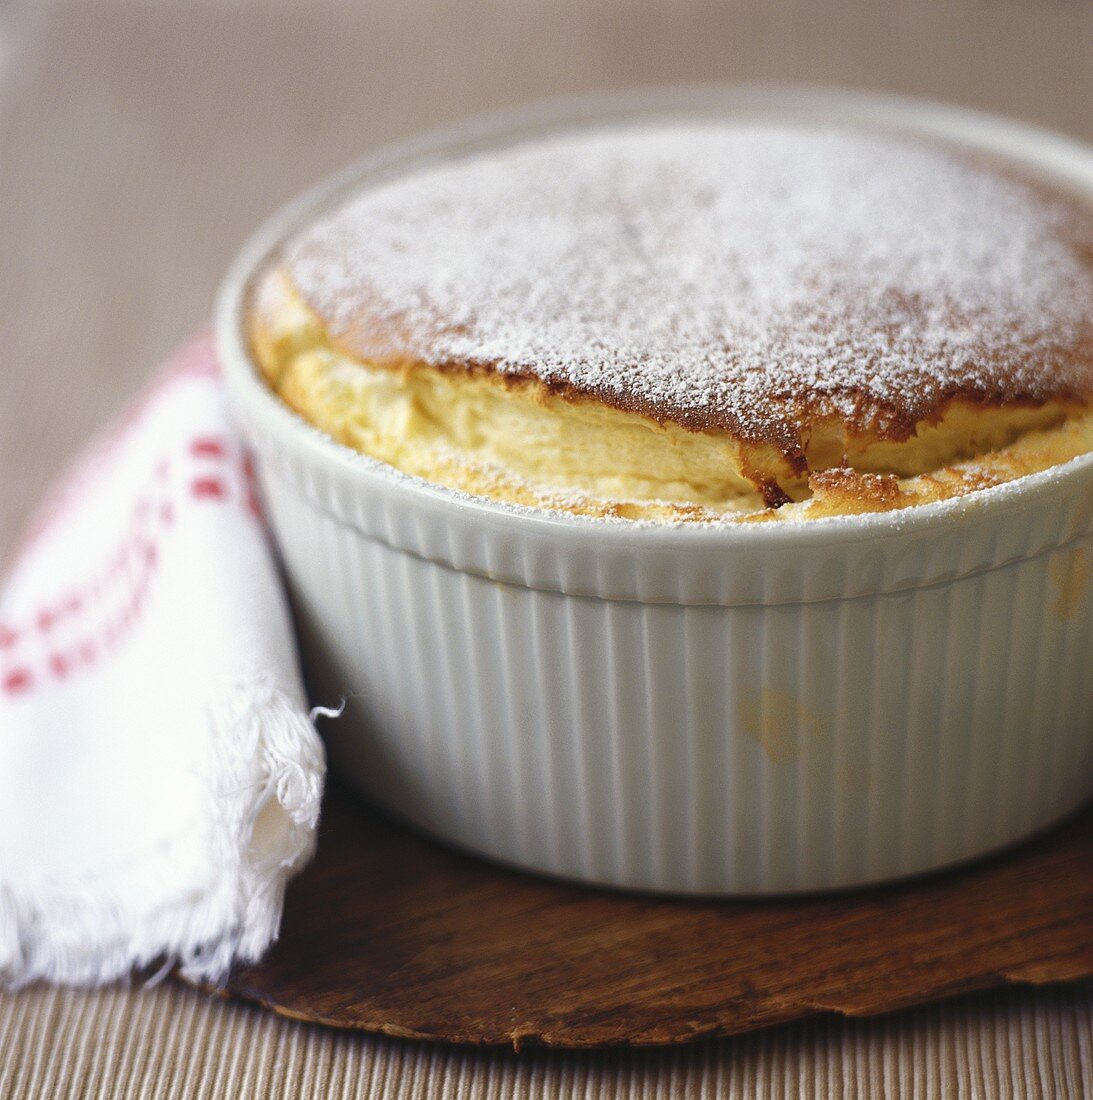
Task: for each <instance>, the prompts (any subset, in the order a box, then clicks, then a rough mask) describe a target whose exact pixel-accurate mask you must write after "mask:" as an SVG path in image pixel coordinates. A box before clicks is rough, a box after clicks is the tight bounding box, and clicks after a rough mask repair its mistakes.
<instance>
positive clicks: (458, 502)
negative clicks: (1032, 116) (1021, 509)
mask: <svg viewBox="0 0 1093 1100" xmlns="http://www.w3.org/2000/svg"><path fill="white" fill-rule="evenodd" d="M749 108H750V109H751V110H752V111H756V110H759V111H763V110H765V111H774V112H775V113H776V114H781V116H782V117H785V118H789V117H793V116H794V115H796V116H798V117H817V118H824V117H828V120H829V121H830V120H832V119H834V118H836V117H840V113H842V112H845V114H843V115H842V120H843V121H844V122H851V123H853V122H858V123H866V122H873V123H882V124H884V125H889V126H892V127H893V128H894V129H896V130H902V131H903V132H908V133H914V132H916V131H918V132H924V133H928V134H934V135H935V136H950V137H951V136H954V135H959V136H960V137H962V138H963V139H964V140H965V141H967V142H968V143H969V144H971V145H972V146H973V147H975V146H977V145H978V146H979V147H981V148H985V149H987V150H988V151H993V152H996V153H1000V154H1002V155H1004V156H1009V157H1011V158H1014V159H1015V160H1018V161H1022V162H1024V163H1028V164H1029V165H1031V166H1034V167H1036V168H1037V169H1039V170H1041V171H1048V172H1050V171H1051V170H1052V169H1053V168H1054V170H1055V171H1057V172H1060V171H1061V172H1062V174H1069V173H1068V172H1067V171H1066V170H1065V169H1063V168H1062V167H1061V166H1062V165H1064V164H1065V165H1067V166H1069V168H1070V169H1071V170H1074V169H1075V167H1076V165H1077V164H1080V165H1081V168H1082V169H1083V170H1084V174H1086V175H1088V177H1089V178H1088V180H1087V186H1089V188H1090V191H1091V194H1093V150H1091V149H1090V148H1089V147H1088V146H1086V145H1085V144H1083V143H1082V142H1080V141H1077V140H1076V139H1073V138H1070V137H1067V136H1065V135H1062V134H1058V133H1055V132H1054V131H1051V130H1047V129H1044V128H1042V127H1038V126H1034V125H1030V124H1028V123H1023V122H1017V121H1012V120H1009V119H1003V118H999V117H997V116H994V115H991V114H987V113H984V112H979V111H974V110H969V109H967V108H961V107H954V106H950V105H948V104H943V103H937V102H933V101H930V100H925V99H915V98H908V97H903V96H893V95H887V94H882V93H875V92H865V91H855V90H848V89H839V88H827V87H822V86H821V87H817V86H812V85H794V84H789V85H786V84H714V85H682V86H668V87H664V88H651V89H640V90H632V91H622V92H613V93H594V94H591V95H577V96H563V97H555V98H552V99H548V100H540V101H536V102H533V103H530V104H526V105H523V106H520V107H516V108H508V109H504V110H500V111H493V112H488V113H485V114H479V115H475V116H472V117H471V118H468V119H465V120H461V121H457V122H455V123H451V124H447V125H443V126H438V127H435V128H433V129H431V130H429V131H427V132H425V133H423V134H420V135H418V136H417V137H414V138H410V139H408V140H405V141H401V142H396V143H389V144H385V145H383V146H382V147H380V148H378V149H376V150H374V151H373V152H371V153H370V154H368V155H366V156H365V157H363V158H361V159H359V160H357V161H355V162H354V163H353V164H351V165H349V166H348V167H347V168H345V169H343V170H342V171H341V172H339V173H336V174H335V175H334V176H331V177H329V178H327V179H325V180H323V181H321V182H320V183H318V184H317V185H316V186H314V187H312V188H310V189H309V190H307V191H305V192H304V193H303V194H302V195H300V196H298V197H297V198H295V199H294V200H292V201H291V202H289V203H288V204H286V205H284V206H282V207H281V208H280V209H279V210H278V211H276V212H275V213H274V214H273V215H272V216H271V217H270V218H268V219H267V220H266V221H265V222H264V223H263V224H262V225H261V226H260V227H259V228H258V229H257V230H256V231H255V232H254V233H253V234H252V235H251V237H250V238H249V239H248V240H247V242H246V243H245V244H244V246H243V247H242V249H241V250H240V251H239V252H238V254H237V256H236V258H235V260H234V262H233V263H232V265H231V267H230V268H229V269H228V272H227V274H226V275H225V277H224V280H223V281H222V283H221V286H220V289H219V292H218V294H217V300H216V307H215V333H216V343H217V350H218V355H219V358H220V363H221V369H222V370H223V372H224V377H225V381H226V383H227V387H228V390H229V394H230V397H231V398H232V399H233V400H234V401H235V402H237V403H238V404H239V405H240V406H241V407H242V406H245V408H246V410H247V412H248V413H249V414H250V416H251V417H252V418H254V419H255V420H256V421H258V422H260V429H261V431H262V432H263V434H265V435H266V436H267V438H277V439H278V441H279V442H280V443H281V444H283V445H285V444H287V445H288V447H290V448H291V450H292V452H293V453H295V454H296V455H297V456H298V457H300V458H303V459H305V460H306V461H311V462H316V463H319V464H321V465H323V466H324V467H325V468H326V469H328V470H329V469H334V468H336V469H338V470H339V472H341V473H343V474H346V475H348V476H350V477H353V478H357V479H359V481H360V484H361V486H362V488H363V487H368V488H370V489H373V490H376V491H381V492H390V493H400V494H403V495H405V497H406V500H407V503H409V502H410V501H411V500H416V501H417V502H418V503H420V504H421V505H423V506H427V507H429V508H430V509H443V510H446V511H447V512H448V513H449V515H450V516H451V517H452V518H453V519H454V518H457V517H458V518H460V519H462V520H467V519H468V518H473V519H476V520H479V521H486V522H488V523H489V524H490V526H494V527H496V526H501V527H503V528H512V529H514V530H519V531H522V532H524V533H527V532H529V531H530V530H531V529H535V530H538V531H540V532H543V531H547V530H549V531H551V532H552V533H554V534H556V535H559V536H561V535H565V536H569V537H572V538H575V539H585V538H590V539H594V540H609V541H611V542H616V541H620V540H621V541H623V542H624V543H628V544H634V545H639V544H658V545H659V544H664V543H674V544H678V545H680V546H681V547H682V546H684V545H689V546H695V547H708V546H711V545H712V546H721V545H724V546H728V545H732V544H738V543H746V544H748V545H749V546H751V545H754V546H756V547H761V546H764V545H768V544H769V545H777V546H786V545H787V544H795V545H798V546H804V545H813V544H817V543H822V544H825V545H830V544H832V543H837V542H843V541H848V540H849V541H859V540H862V539H872V538H877V537H883V536H885V535H892V536H897V537H902V536H903V535H905V534H907V533H909V532H910V531H912V530H915V531H919V530H928V529H930V528H935V527H939V526H948V525H950V524H952V523H958V522H959V521H960V520H961V519H962V518H964V517H966V516H968V515H970V514H972V513H974V514H977V515H978V514H981V513H982V512H983V511H1000V512H1005V511H1009V510H1010V509H1011V508H1013V507H1017V506H1020V505H1022V504H1024V503H1026V502H1027V501H1028V498H1029V497H1030V496H1037V495H1039V494H1041V493H1042V492H1045V491H1047V490H1049V489H1051V488H1059V489H1063V488H1067V487H1069V486H1070V485H1071V484H1072V483H1074V482H1080V481H1082V480H1084V479H1085V478H1087V477H1088V478H1091V479H1093V452H1089V453H1086V454H1084V455H1080V456H1077V457H1075V458H1073V459H1070V460H1069V461H1067V462H1063V463H1060V464H1058V465H1055V466H1052V467H1050V468H1048V469H1046V470H1043V471H1040V472H1038V473H1034V474H1028V475H1025V476H1023V477H1019V478H1015V479H1014V480H1013V481H1009V482H1006V483H1004V484H1002V485H998V486H994V487H991V488H987V489H982V490H977V491H974V492H971V493H968V494H966V495H964V496H960V497H955V498H950V499H948V500H943V501H935V502H931V503H928V504H920V505H913V506H911V507H908V508H902V509H894V510H891V511H884V512H869V513H862V514H858V515H846V516H831V517H822V518H817V519H809V520H800V521H779V520H774V521H769V522H759V523H755V522H750V523H749V522H739V521H736V520H727V521H724V522H712V523H706V522H690V521H685V522H679V523H672V522H656V521H652V522H642V521H634V520H625V519H615V518H611V517H596V516H584V515H576V514H570V513H566V512H562V511H551V510H547V509H540V508H532V507H523V506H514V505H511V504H508V503H505V502H503V501H497V500H493V499H491V498H488V497H482V496H473V495H470V494H467V493H464V492H461V491H459V490H456V489H451V488H448V487H446V486H444V485H440V484H437V483H434V482H429V481H427V480H425V479H423V478H420V477H416V476H414V475H410V474H406V473H404V472H402V471H400V470H398V469H396V468H395V467H393V466H390V465H389V464H387V463H384V462H381V461H380V460H378V459H375V458H372V457H371V456H369V455H365V454H362V453H360V452H358V451H355V450H353V449H352V448H350V447H348V446H346V445H344V444H342V443H339V442H338V441H337V440H335V439H333V438H332V437H331V436H329V435H327V434H326V433H325V432H323V431H322V430H321V429H319V428H317V427H315V426H314V425H312V424H310V423H309V422H308V421H306V420H305V419H304V418H303V417H301V416H299V415H298V414H297V413H295V412H294V411H293V410H292V409H290V408H289V407H288V406H287V405H285V404H284V402H283V401H281V400H280V399H279V398H278V397H277V395H276V394H274V393H273V392H272V391H271V390H270V389H269V388H268V387H267V386H266V385H265V384H264V383H263V382H262V380H261V378H260V377H259V374H258V371H257V370H256V368H255V366H254V363H253V361H252V359H251V356H250V353H249V350H248V348H247V343H246V338H245V335H244V326H243V320H244V313H243V311H244V309H245V306H246V301H247V295H248V292H249V289H250V286H251V283H252V280H253V278H254V276H255V275H256V274H257V273H258V272H259V271H260V270H262V269H263V267H264V265H265V264H266V263H267V262H268V260H269V258H270V257H271V255H272V254H273V253H274V251H275V250H276V249H277V248H278V247H280V245H282V244H283V242H284V241H285V240H286V239H288V238H289V237H290V236H291V234H292V233H293V232H294V231H296V230H297V229H299V228H301V227H302V226H303V225H305V224H306V223H307V222H309V221H310V220H312V219H313V218H314V217H316V216H318V215H319V214H320V213H321V212H322V211H323V210H324V209H329V208H331V207H332V206H333V205H335V204H336V203H337V202H338V201H340V200H341V199H342V198H343V197H345V196H347V195H348V194H350V193H351V192H352V191H353V190H355V189H357V188H358V187H360V186H361V185H364V186H367V185H368V183H369V177H371V182H372V183H373V184H378V183H380V182H382V180H383V179H385V178H391V177H392V176H395V175H398V174H400V172H403V171H408V170H413V168H414V167H416V166H420V165H423V164H425V163H428V161H429V158H430V157H435V156H437V155H438V154H440V155H444V154H445V153H446V154H449V155H450V154H452V153H453V152H456V151H457V150H458V149H460V148H462V149H463V151H469V150H470V149H474V148H488V147H491V146H494V147H496V146H502V145H504V144H507V143H510V142H513V141H517V140H519V139H520V137H521V136H530V135H533V134H536V133H538V134H543V133H549V132H557V131H560V130H565V129H574V128H579V127H580V126H582V125H596V124H604V123H610V122H616V123H624V122H625V121H627V120H629V121H638V120H641V119H649V118H655V117H657V116H658V115H660V116H661V117H665V118H666V117H670V116H677V117H678V116H679V115H681V114H684V113H687V112H688V111H690V112H691V113H692V117H694V112H696V111H701V112H703V113H707V114H713V113H722V114H729V113H731V112H732V111H733V110H734V109H736V110H741V109H744V110H747V109H749ZM973 132H974V133H978V135H979V140H978V141H977V140H974V139H972V138H971V134H972V133H973ZM1033 148H1039V150H1040V152H1041V154H1042V156H1043V157H1044V159H1037V158H1035V157H1033V156H1032V155H1031V150H1032V149H1033ZM1018 150H1023V152H1018ZM1049 155H1050V156H1049ZM1050 157H1054V158H1055V160H1056V163H1054V164H1052V163H1051V162H1050ZM392 169H393V170H392ZM1073 182H1074V183H1075V184H1076V183H1077V180H1076V179H1074V180H1073Z"/></svg>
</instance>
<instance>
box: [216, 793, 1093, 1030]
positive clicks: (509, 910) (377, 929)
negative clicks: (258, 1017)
mask: <svg viewBox="0 0 1093 1100" xmlns="http://www.w3.org/2000/svg"><path fill="white" fill-rule="evenodd" d="M1090 975H1093V811H1089V812H1086V813H1085V814H1084V815H1083V816H1081V817H1079V818H1076V819H1073V820H1071V821H1070V822H1067V823H1065V824H1064V825H1062V826H1061V827H1059V828H1057V829H1054V830H1052V831H1051V832H1049V833H1047V834H1044V835H1043V836H1041V837H1039V838H1037V839H1035V840H1033V841H1032V842H1031V843H1029V844H1026V845H1024V846H1021V847H1018V848H1016V849H1013V850H1011V851H1008V852H1004V853H1001V854H999V855H997V856H994V857H992V858H990V859H987V860H985V861H981V862H978V863H976V864H973V865H970V866H967V867H964V868H960V869H957V870H954V871H950V872H947V873H944V874H939V875H934V876H931V877H929V878H926V879H921V880H917V881H914V882H909V883H906V884H901V885H897V886H891V887H884V888H875V889H870V890H861V891H855V892H847V893H841V894H835V895H828V896H825V897H819V898H794V899H788V900H778V901H718V900H705V899H703V900H676V899H664V898H656V897H650V896H643V895H636V894H624V893H618V892H612V891H607V890H598V889H589V888H584V887H580V886H576V885H571V884H568V883H562V882H557V881H553V880H548V879H544V878H537V877H533V876H530V875H525V874H522V873H520V872H517V871H512V870H506V869H503V868H499V867H496V866H494V865H492V864H489V863H486V862H483V861H480V860H478V859H475V858H472V857H470V856H467V855H464V854H461V853H458V852H455V851H453V850H451V849H449V848H446V847H443V846H441V845H440V844H438V843H435V842H433V841H431V840H428V839H425V838H423V837H422V836H420V835H418V834H416V833H414V832H411V831H409V830H408V829H406V828H404V827H402V826H400V825H398V824H396V823H394V822H393V821H391V820H389V819H387V818H385V817H383V816H380V815H379V814H378V813H376V812H374V811H372V810H370V809H368V808H367V807H366V806H364V804H363V803H361V802H359V801H358V800H356V799H355V798H354V797H353V796H351V795H348V794H346V793H345V792H343V791H342V790H340V789H338V788H337V787H334V788H333V789H332V790H331V791H330V792H329V793H328V795H327V800H326V804H325V807H324V820H323V826H322V835H321V840H320V844H319V855H318V858H317V860H316V861H315V863H313V864H312V865H311V867H309V868H308V869H307V871H305V872H304V874H303V875H302V876H301V878H300V879H298V880H297V881H296V882H295V883H294V884H293V885H292V886H291V888H290V891H289V898H288V904H287V909H286V913H285V922H284V928H283V931H282V936H281V940H280V942H279V943H278V945H277V946H276V947H275V948H274V950H273V951H272V952H271V953H270V955H269V956H268V957H267V958H266V959H265V960H264V961H263V962H262V963H261V964H259V965H257V966H253V967H250V968H247V969H243V970H240V971H238V972H237V973H235V974H234V975H233V976H232V977H231V979H230V981H229V983H228V986H227V990H228V992H230V993H231V994H233V995H235V996H237V997H240V998H243V999H245V1000H248V1001H253V1002H257V1003H259V1004H262V1005H264V1006H266V1007H268V1008H270V1009H272V1010H273V1011H275V1012H277V1013H279V1014H281V1015H285V1016H290V1017H294V1018H296V1019H300V1020H307V1021H311V1022H314V1023H321V1024H326V1025H330V1026H334V1027H340V1028H354V1029H359V1030H364V1031H373V1032H382V1033H385V1034H388V1035H397V1036H405V1037H417V1038H427V1039H440V1040H444V1041H447V1042H452V1043H468V1044H486V1045H488V1044H512V1045H513V1046H515V1047H520V1046H522V1045H525V1044H545V1045H550V1046H558V1047H570V1048H572V1047H586V1046H596V1045H614V1044H629V1045H660V1044H669V1043H680V1042H686V1041H688V1040H692V1039H696V1038H699V1037H706V1036H716V1035H731V1034H735V1033H739V1032H743V1031H748V1030H750V1029H753V1028H757V1027H762V1026H765V1025H769V1024H774V1023H781V1022H784V1021H787V1020H793V1019H798V1018H801V1017H805V1016H809V1015H811V1014H814V1013H818V1012H840V1013H844V1014H847V1015H853V1016H865V1015H872V1014H876V1013H882V1012H888V1011H891V1010H894V1009H899V1008H904V1007H906V1006H909V1005H914V1004H919V1003H922V1002H925V1001H928V1000H932V999H936V998H939V997H948V996H952V995H954V994H957V993H966V992H970V991H973V990H980V989H987V988H991V987H995V986H1000V985H1004V984H1006V983H1010V982H1029V983H1036V984H1041V983H1046V982H1058V981H1069V980H1072V979H1077V978H1083V977H1088V976H1090Z"/></svg>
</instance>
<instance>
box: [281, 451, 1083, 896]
mask: <svg viewBox="0 0 1093 1100" xmlns="http://www.w3.org/2000/svg"><path fill="white" fill-rule="evenodd" d="M260 470H261V473H262V477H263V484H264V487H265V491H266V496H267V500H268V502H269V508H270V518H271V523H272V526H273V528H274V530H275V532H276V535H277V540H278V543H279V544H280V546H281V549H282V553H283V557H284V562H285V570H286V574H287V577H288V580H289V585H290V589H291V591H292V594H293V601H294V606H295V608H296V611H297V615H298V618H299V622H300V628H301V638H302V641H303V649H304V655H305V662H306V665H307V669H308V673H309V680H310V682H311V685H312V690H313V692H314V693H315V694H316V696H317V697H318V698H319V699H321V700H322V701H324V702H337V701H338V700H339V699H340V698H341V697H342V696H343V695H345V696H347V697H348V706H347V712H346V715H345V716H344V717H343V718H341V719H339V720H338V721H336V722H330V723H327V725H326V729H325V730H324V732H325V734H326V736H327V738H328V740H329V742H330V747H331V755H332V758H333V760H334V762H335V764H336V766H337V767H338V768H339V770H340V771H341V772H342V774H343V775H345V776H346V777H347V778H349V779H350V780H351V781H352V782H354V783H355V784H356V785H357V786H358V787H360V788H361V789H363V790H364V791H365V792H366V793H367V794H368V795H369V796H370V797H372V798H373V799H374V800H376V801H377V802H379V803H380V804H382V805H383V806H385V807H387V808H389V809H390V810H392V811H393V812H395V813H396V814H398V815H399V816H401V817H403V818H406V819H408V820H409V821H411V822H413V823H414V824H416V825H418V826H419V827H421V828H423V829H425V830H428V831H429V832H432V833H435V834H437V835H439V836H441V837H444V838H446V839H448V840H450V841H452V842H453V843H456V844H459V845H462V846H464V847H467V848H470V849H473V850H475V851H479V852H482V853H485V854H488V855H491V856H494V857H496V858H499V859H502V860H505V861H508V862H511V863H515V864H519V865H522V866H527V867H530V868H533V869H536V870H541V871H546V872H548V873H551V874H557V875H563V876H567V877H573V878H579V879H583V880H586V881H593V882H603V883H610V884H614V885H619V886H625V887H631V888H638V889H656V890H668V891H690V892H712V893H768V892H783V891H793V890H809V889H825V888H833V887H838V886H848V885H853V884H857V883H863V882H869V881H878V880H883V879H888V878H894V877H898V876H901V875H906V874H912V873H915V872H918V871H923V870H927V869H930V868H933V867H938V866H943V865H945V864H949V863H953V862H956V861H959V860H962V859H967V858H970V857H972V856H974V855H976V854H979V853H981V852H984V851H987V850H989V849H992V848H996V847H998V846H1000V845H1003V844H1005V843H1008V842H1010V841H1013V840H1015V839H1017V838H1019V837H1020V836H1023V835H1026V834H1027V833H1029V832H1030V831H1033V830H1035V829H1036V828H1039V827H1042V826H1044V825H1046V824H1048V823H1050V822H1051V821H1053V820H1055V819H1057V818H1058V817H1060V816H1062V815H1063V814H1065V813H1066V812H1068V811H1070V810H1072V809H1073V808H1075V807H1076V806H1077V805H1078V804H1080V802H1081V801H1083V800H1084V799H1085V798H1086V797H1088V796H1089V795H1090V793H1091V791H1090V786H1091V764H1093V758H1091V744H1093V695H1091V692H1090V687H1089V676H1088V669H1089V662H1090V648H1089V647H1090V641H1089V639H1090V635H1091V634H1093V599H1091V598H1090V596H1091V593H1090V587H1091V585H1090V581H1089V572H1090V565H1091V564H1093V555H1091V546H1090V539H1089V535H1088V532H1084V533H1083V532H1082V531H1080V530H1075V529H1071V530H1069V531H1067V532H1064V534H1065V535H1067V536H1068V538H1067V539H1066V540H1065V541H1064V543H1063V545H1062V546H1061V548H1059V549H1057V550H1055V551H1053V552H1050V553H1047V554H1040V555H1039V556H1034V557H1031V558H1026V559H1021V560H1018V561H1015V562H1012V563H1010V564H1006V565H1002V566H999V567H996V568H993V569H986V570H982V569H981V570H978V571H974V572H972V573H970V574H968V575H966V576H961V577H956V578H954V579H952V580H951V581H949V582H946V583H941V584H930V585H926V586H923V587H920V588H917V589H914V588H909V589H901V590H898V591H894V592H889V593H884V594H876V595H850V596H847V597H845V598H841V599H838V598H836V599H830V598H827V599H815V600H811V601H805V602H800V603H792V602H781V603H775V604H771V605H769V606H764V605H753V604H744V605H739V606H725V607H709V606H680V605H675V604H671V603H663V602H656V603H641V602H638V601H634V600H609V599H597V598H593V597H586V596H572V595H566V594H563V593H560V592H553V591H540V590H537V589H534V588H530V587H526V586H523V585H515V584H511V583H507V582H500V581H495V580H491V579H489V578H487V577H482V576H478V575H476V574H472V573H467V572H461V571H459V570H456V569H453V568H451V567H449V566H447V565H445V564H440V563H436V562H431V561H428V560H424V559H422V558H420V557H417V556H415V555H413V554H410V553H407V552H405V551H403V550H401V549H396V548H393V547H392V546H389V545H387V544H386V543H384V542H382V541H379V540H377V539H375V538H371V537H368V536H366V535H364V534H363V533H361V532H360V531H358V530H357V529H355V528H353V527H352V526H350V525H347V524H346V523H344V522H342V521H341V520H339V519H337V518H335V515H334V514H333V512H332V511H330V510H327V509H324V508H323V507H322V506H321V503H322V500H323V499H324V493H325V492H327V487H325V486H324V485H323V484H322V478H321V474H316V473H315V472H314V471H312V470H309V469H305V468H298V469H289V468H287V467H285V466H284V465H283V464H280V465H279V464H277V463H275V462H264V461H263V462H261V463H260ZM309 479H310V480H309ZM400 522H408V523H412V522H416V520H414V519H413V517H410V516H407V517H399V516H397V515H391V516H390V517H389V523H390V524H391V525H392V527H393V528H394V527H397V525H398V524H399V523H400ZM393 533H394V534H396V535H397V534H399V532H398V531H394V532H393ZM874 552H875V553H876V554H877V555H884V554H889V553H891V552H893V551H892V550H891V548H890V547H889V546H888V545H886V544H878V545H877V547H876V548H875V551H874ZM561 553H562V551H561V550H560V551H559V554H561ZM813 560H814V562H815V568H817V569H819V570H822V571H823V573H824V579H823V586H824V590H827V589H829V588H830V587H831V585H832V584H835V583H837V582H838V577H837V576H834V574H835V573H837V571H838V569H840V568H849V566H848V565H846V563H843V565H841V566H840V564H839V563H838V560H837V558H833V557H832V556H831V555H828V554H819V555H816V556H815V557H814V559H813ZM811 567H812V565H811V564H810V560H809V559H808V558H807V557H803V558H802V560H801V563H800V569H801V571H802V577H800V578H798V579H797V580H796V581H795V582H794V583H795V584H798V585H800V586H801V587H802V589H803V590H804V591H807V590H808V570H809V568H811ZM875 567H876V569H877V570H879V571H883V570H886V569H889V568H891V567H892V566H891V563H886V562H879V563H877V564H876V566H875ZM558 568H559V569H560V568H561V565H560V564H559V567H558Z"/></svg>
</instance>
